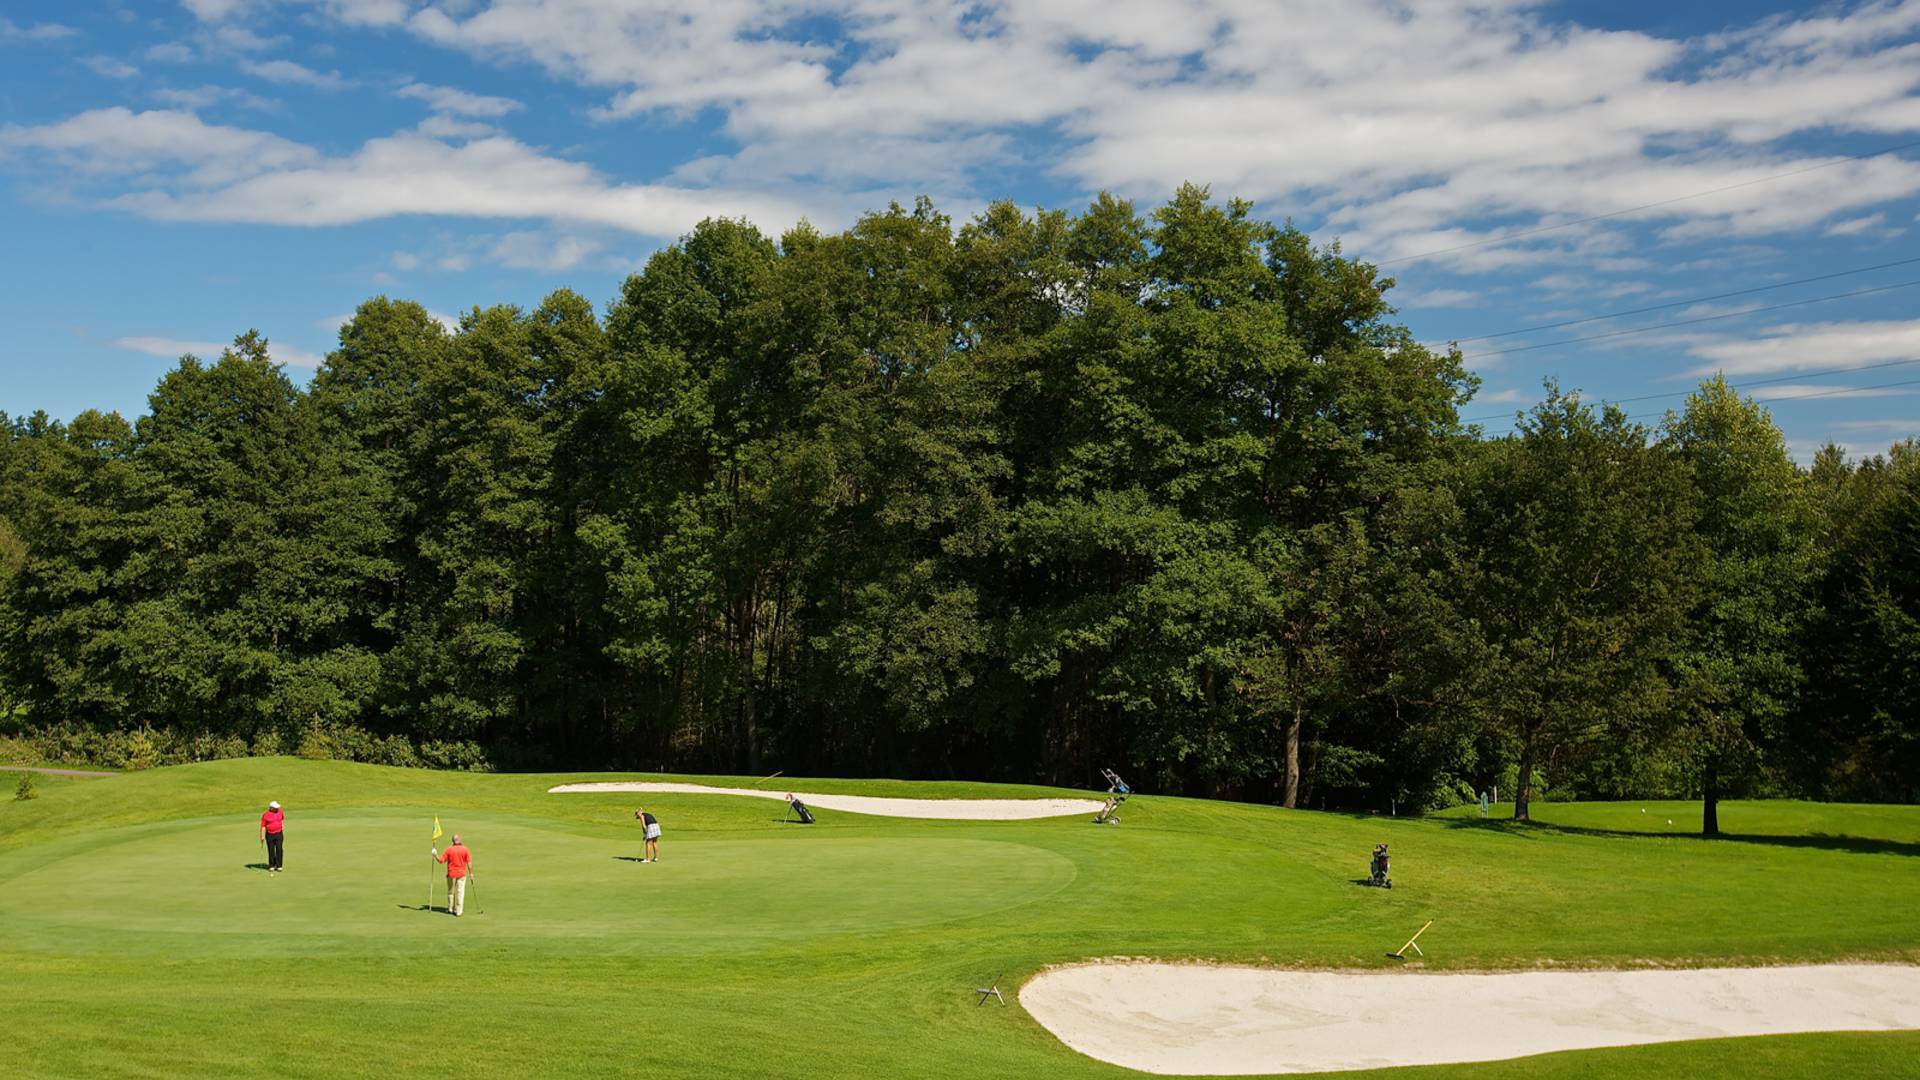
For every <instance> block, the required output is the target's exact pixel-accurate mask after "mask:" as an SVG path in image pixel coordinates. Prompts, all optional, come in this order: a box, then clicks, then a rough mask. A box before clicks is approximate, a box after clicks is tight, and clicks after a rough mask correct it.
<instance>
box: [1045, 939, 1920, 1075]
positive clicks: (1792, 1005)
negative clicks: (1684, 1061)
mask: <svg viewBox="0 0 1920 1080" xmlns="http://www.w3.org/2000/svg"><path fill="white" fill-rule="evenodd" d="M1020 1004H1021V1005H1022V1006H1023V1007H1025V1008H1026V1010H1027V1011H1028V1012H1029V1013H1031V1014H1032V1015H1033V1018H1034V1019H1035V1020H1038V1021H1039V1022H1040V1024H1041V1025H1042V1026H1043V1027H1045V1028H1046V1029H1047V1030H1048V1031H1051V1032H1052V1033H1053V1034H1054V1035H1055V1036H1056V1037H1058V1038H1059V1039H1060V1040H1061V1041H1062V1042H1064V1043H1066V1044H1067V1045H1068V1046H1071V1047H1072V1048H1074V1049H1075V1050H1078V1051H1080V1052H1081V1053H1083V1054H1085V1055H1087V1056H1088V1057H1092V1058H1097V1059H1099V1060H1101V1061H1105V1062H1108V1063H1110V1064H1114V1065H1121V1066H1124V1067H1126V1068H1129V1069H1138V1070H1140V1071H1142V1072H1151V1073H1163V1074H1182V1075H1208V1076H1244V1075H1249V1074H1265V1073H1295V1072H1330V1071H1334V1070H1341V1069H1379V1068H1391V1067H1396V1066H1402V1065H1439V1064H1449V1063H1456V1062H1469V1061H1497V1060H1500V1059H1503V1058H1515V1057H1525V1056H1528V1055H1531V1054H1545V1053H1550V1052H1552V1051H1556V1050H1586V1049H1592V1048H1595V1047H1603V1046H1631V1045H1636V1044H1639V1043H1655V1042H1675V1041H1680V1040H1686V1039H1718V1038H1726V1037H1729V1036H1737V1035H1781V1034H1789V1033H1795V1032H1810V1031H1892V1030H1906V1029H1915V1028H1920V967H1906V966H1899V965H1877V964H1830V965H1821V966H1802V967H1768V968H1712V969H1702V970H1668V971H1556V972H1534V971H1526V972H1510V973H1483V974H1421V973H1395V972H1337V971H1280V970H1274V969H1269V968H1244V967H1205V966H1201V965H1193V964H1157V963H1143V964H1120V963H1115V964H1082V965H1077V966H1073V967H1064V968H1055V969H1053V970H1051V971H1045V972H1042V973H1041V974H1039V975H1038V976H1035V977H1034V978H1033V979H1032V980H1031V981H1029V982H1028V983H1027V984H1026V985H1025V986H1023V987H1021V988H1020Z"/></svg>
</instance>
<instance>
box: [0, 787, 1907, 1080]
mask: <svg viewBox="0 0 1920 1080" xmlns="http://www.w3.org/2000/svg"><path fill="white" fill-rule="evenodd" d="M593 778H594V777H579V776H567V777H552V776H484V775H467V774H457V773H431V772H415V771H408V770H401V769H385V768H377V767H372V766H359V765H348V764H341V763H330V762H304V761H293V760H287V759H270V760H251V761H227V762H217V763H210V764H206V765H195V766H186V767H181V768H173V769H159V770H153V771H151V772H145V773H136V774H128V775H125V776H120V777H116V778H113V779H110V780H99V781H92V782H87V783H74V784H64V785H58V786H54V785H49V786H48V787H47V788H46V789H45V790H44V792H43V795H42V797H41V798H39V799H35V800H33V801H31V802H25V803H12V802H6V803H0V994H4V998H0V1000H3V1001H4V1002H5V1008H4V1010H0V1015H3V1016H4V1018H5V1032H6V1034H5V1037H4V1038H0V1075H5V1076H9V1077H78V1076H86V1077H96V1076H99V1077H107V1076H128V1077H132V1076H182V1075H193V1076H198V1077H252V1076H261V1075H276V1076H288V1077H362V1076H364V1077H381V1078H386V1077H391V1076H396V1075H420V1074H424V1073H427V1072H429V1071H431V1070H436V1069H450V1068H453V1069H455V1070H456V1071H457V1072H459V1073H461V1074H462V1075H463V1076H467V1077H495V1076H498V1077H521V1076H550V1075H562V1074H565V1075H569V1076H574V1077H594V1076H632V1075H643V1076H648V1077H708V1076H732V1077H768V1078H773V1077H779V1078H782V1080H806V1078H816V1077H817V1078H827V1077H846V1076H875V1077H928V1078H934V1077H955V1076H964V1077H981V1078H991V1077H1010V1078H1011V1077H1036V1076H1048V1077H1116V1076H1125V1075H1134V1074H1130V1073H1126V1072H1124V1071H1123V1070H1119V1069H1115V1068H1111V1067H1108V1066H1103V1065H1100V1064H1098V1063H1096V1062H1093V1061H1090V1060H1088V1059H1085V1058H1082V1057H1080V1056H1078V1055H1076V1054H1074V1053H1073V1052H1071V1051H1069V1050H1067V1049H1065V1048H1064V1047H1062V1046H1061V1045H1060V1044H1058V1043H1057V1042H1056V1041H1055V1040H1054V1039H1053V1038H1052V1037H1051V1036H1049V1035H1048V1034H1047V1033H1046V1032H1045V1031H1043V1030H1041V1029H1040V1028H1039V1027H1038V1026H1037V1025H1035V1024H1034V1023H1033V1022H1032V1021H1031V1020H1029V1019H1027V1018H1026V1017H1025V1015H1024V1014H1023V1013H1022V1012H1021V1011H1020V1009H1019V1008H1018V1006H1017V1004H1016V1005H1013V1006H1011V1007H1009V1008H1006V1009H1001V1008H998V1007H996V1006H993V1005H988V1006H987V1007H985V1008H978V1007H975V1006H974V1004H973V998H972V996H971V995H970V994H969V992H968V991H969V990H970V989H971V988H972V987H974V986H977V985H983V984H984V982H985V980H987V979H988V978H990V977H992V976H993V975H995V974H997V973H1000V972H1003V971H1004V972H1006V973H1007V977H1006V979H1005V980H1003V984H1002V985H1003V986H1006V987H1008V988H1009V989H1011V988H1012V987H1013V986H1014V985H1017V983H1018V982H1019V981H1020V980H1021V979H1023V978H1024V977H1025V976H1026V975H1028V974H1031V973H1032V972H1033V971H1036V970H1038V969H1039V968H1040V967H1042V966H1044V965H1046V964H1050V963H1057V962H1067V961H1073V960H1079V959H1083V958H1086V957H1094V956H1111V955H1134V956H1156V957H1174V958H1181V957H1191V958H1209V959H1220V960H1238V961H1255V962H1268V963H1281V964H1298V965H1337V966H1357V967H1364V968H1374V967H1380V966H1384V965H1387V964H1390V963H1391V961H1387V960H1385V959H1384V958H1383V955H1382V954H1383V953H1384V952H1386V951H1387V950H1389V949H1391V948H1393V947H1395V946H1397V945H1398V944H1399V943H1400V942H1401V941H1403V940H1405V938H1406V936H1407V935H1408V934H1410V933H1412V931H1413V930H1414V929H1416V928H1418V927H1419V926H1420V924H1421V923H1422V922H1424V921H1425V920H1427V919H1434V920H1436V924H1435V926H1434V928H1433V929H1432V930H1431V931H1429V932H1428V933H1427V936H1426V937H1425V938H1423V939H1422V944H1423V945H1425V946H1427V948H1428V953H1429V959H1428V961H1427V964H1428V966H1430V967H1436V968H1488V967H1494V968H1498V967H1532V966H1536V965H1540V964H1559V965H1595V966H1607V965H1623V964H1634V963H1661V964H1688V965H1698V964H1718V963H1727V962H1763V963H1764V962H1783V961H1816V960H1830V959H1839V958H1876V959H1888V960H1902V961H1908V962H1914V961H1920V948H1916V947H1915V946H1914V944H1913V943H1914V942H1915V941H1916V940H1920V937H1917V936H1916V931H1920V905H1915V904H1914V903H1913V902H1912V897H1913V896H1914V895H1915V886H1916V885H1917V884H1920V860H1917V859H1916V858H1915V855H1916V854H1920V808H1912V807H1857V806H1821V805H1809V804H1792V803H1760V804H1747V803H1732V804H1727V805H1726V806H1725V807H1724V808H1723V814H1722V822H1723V827H1725V828H1726V829H1727V830H1728V831H1729V832H1732V833H1736V834H1741V835H1742V836H1743V837H1744V838H1743V839H1737V840H1725V841H1718V842H1707V841H1701V840H1698V839H1694V838H1692V837H1688V836H1680V835H1665V832H1666V826H1665V822H1666V820H1667V819H1668V818H1672V819H1673V820H1674V822H1675V825H1676V828H1677V827H1679V826H1681V825H1682V824H1687V823H1689V822H1690V823H1691V824H1692V825H1695V826H1697V823H1698V813H1699V811H1698V807H1697V805H1694V804H1646V813H1644V814H1642V813H1641V812H1640V810H1641V804H1619V805H1614V804H1589V805H1569V806H1545V807H1541V808H1540V810H1539V816H1540V817H1541V818H1542V819H1543V823H1542V824H1538V825H1534V826H1514V825H1512V824H1509V823H1505V822H1502V821H1499V820H1489V821H1482V820H1481V819H1480V818H1479V816H1478V813H1477V811H1475V810H1472V809H1469V810H1468V811H1466V812H1464V813H1461V814H1457V815H1448V816H1441V817H1438V818H1431V819H1426V820H1411V819H1381V818H1367V817H1350V816H1343V815H1334V814H1317V813H1286V812H1283V811H1279V810H1274V809H1271V808H1264V807H1256V806H1247V805H1240V804H1231V803H1209V802H1204V801H1198V800H1184V799H1162V798H1155V797H1152V796H1143V797H1140V798H1137V799H1136V800H1135V801H1134V802H1132V803H1130V804H1129V805H1128V807H1127V811H1128V812H1127V813H1124V814H1123V817H1124V818H1125V824H1123V825H1121V826H1119V827H1117V828H1096V827H1094V826H1092V825H1090V824H1088V822H1087V821H1086V819H1084V818H1062V819H1053V820H1044V821H1033V822H992V823H971V822H923V821H910V820H896V819H884V818H872V817H862V816H857V815H851V814H840V813H833V812H831V811H822V812H821V813H820V814H819V818H820V823H819V824H818V825H817V826H814V827H811V828H802V827H797V826H790V825H782V824H780V823H778V821H777V819H778V818H779V816H780V810H781V807H780V806H779V805H778V804H776V803H771V802H762V801H759V800H751V799H739V798H730V797H723V796H701V795H659V796H634V795H622V794H614V795H590V794H578V795H549V794H547V793H546V789H547V788H548V787H549V786H551V785H552V784H554V783H558V782H562V781H572V780H580V779H593ZM676 779H681V778H676ZM684 779H691V780H695V781H702V780H705V781H708V782H715V783H733V784H739V783H742V781H740V780H738V779H737V778H700V777H690V778H684ZM777 784H778V785H779V786H783V787H784V786H786V785H789V784H791V785H792V786H793V787H796V788H800V789H803V790H811V791H846V792H859V793H868V794H884V795H916V796H922V797H950V796H974V797H986V796H1002V797H1007V796H1013V797H1019V796H1028V795H1042V794H1059V792H1055V791H1051V790H1049V789H1041V788H1010V787H1003V786H989V785H969V784H940V783H929V784H906V783H899V782H885V781H830V780H781V781H778V782H777ZM269 798H277V799H279V800H281V801H282V802H283V803H285V804H286V806H287V808H288V840H287V866H288V869H287V873H286V874H284V875H282V876H280V877H269V876H268V875H266V874H264V873H262V872H260V871H259V870H257V869H254V868H253V865H254V864H258V863H259V862H260V861H261V855H260V849H259V846H258V842H257V839H256V836H257V827H256V824H255V822H256V818H257V815H258V811H259V808H260V807H261V806H262V805H264V803H265V802H266V800H267V799H269ZM636 802H639V803H643V804H644V805H646V806H647V807H648V808H649V809H651V810H653V811H654V812H655V813H656V814H657V815H659V817H660V818H661V819H662V821H663V823H664V824H665V826H666V830H667V836H666V839H665V841H664V843H663V849H662V854H663V856H664V857H665V858H664V861H663V862H661V863H659V864H656V865H644V866H643V865H641V864H639V863H637V862H633V861H630V860H631V857H632V856H634V855H635V854H636V853H637V847H638V831H637V829H636V828H635V826H634V823H633V821H632V819H631V814H632V809H633V807H634V805H636ZM434 814H438V815H439V816H440V817H441V819H442V820H443V822H444V823H445V824H446V826H447V827H448V828H450V829H457V830H459V831H461V832H462V833H463V834H465V836H466V838H467V840H468V843H469V844H470V846H471V847H472V848H473V850H474V853H475V868H476V871H477V878H476V885H475V890H476V891H475V895H474V896H473V897H472V898H470V901H469V905H470V913H471V914H470V917H469V918H466V919H460V920H455V919H451V918H448V917H446V916H445V915H443V914H440V913H438V912H429V911H424V910H422V909H421V908H422V904H423V902H424V901H425V899H426V893H427V885H428V882H429V880H430V878H431V868H430V864H429V860H428V856H427V847H428V833H429V826H430V820H431V816H432V815H434ZM1688 814H1690V815H1691V818H1690V819H1689V818H1687V817H1686V816H1685V815H1688ZM1383 839H1384V840H1387V841H1389V842H1391V843H1392V844H1393V848H1394V852H1395V874H1394V877H1395V883H1396V886H1397V887H1396V888H1395V889H1394V890H1392V891H1391V892H1388V891H1382V890H1374V889H1366V888H1361V887H1359V886H1357V885H1356V884H1355V883H1354V882H1355V879H1357V878H1359V877H1361V876H1362V871H1363V869H1364V864H1365V861H1366V856H1367V852H1368V851H1369V850H1370V848H1371V846H1372V845H1373V843H1375V842H1377V841H1379V840H1383ZM481 909H484V911H485V914H484V915H482V914H478V912H479V911H480V910H481ZM455 1061H460V1062H464V1063H465V1064H463V1065H460V1066H458V1067H457V1068H456V1067H455V1066H453V1065H452V1064H451V1063H452V1062H455ZM1917 1061H1920V1034H1907V1033H1899V1034H1878V1035H1867V1034H1857V1035H1817V1036H1794V1037H1787V1038H1772V1039H1744V1040H1727V1041H1721V1042H1702V1043H1688V1044H1670V1045H1664V1046H1655V1047H1645V1048H1636V1049H1627V1050H1610V1051H1589V1052H1581V1053H1570V1054H1556V1055H1548V1056H1545V1057H1540V1058H1532V1059H1527V1060H1525V1061H1521V1062H1507V1063H1495V1064H1490V1065H1473V1066H1452V1067H1443V1068H1434V1069H1415V1070H1402V1071H1399V1072H1397V1073H1396V1074H1395V1075H1396V1076H1418V1077H1425V1076H1429V1075H1431V1076H1435V1077H1443V1076H1444V1077H1449V1078H1451V1077H1473V1078H1493V1077H1502V1078H1504V1077H1515V1078H1517V1077H1520V1076H1523V1075H1524V1076H1526V1077H1529V1078H1538V1077H1549V1078H1558V1077H1592V1076H1640V1075H1688V1076H1724V1077H1729V1078H1731V1077H1794V1076H1812V1075H1878V1076H1899V1075H1910V1076H1920V1066H1916V1064H1915V1062H1917ZM1341 1075H1343V1076H1349V1075H1364V1074H1341Z"/></svg>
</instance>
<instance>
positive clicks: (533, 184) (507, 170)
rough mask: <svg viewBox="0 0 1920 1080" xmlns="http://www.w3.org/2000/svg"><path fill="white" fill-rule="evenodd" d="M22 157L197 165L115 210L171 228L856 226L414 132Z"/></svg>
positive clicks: (103, 133) (144, 138) (140, 144)
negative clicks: (729, 220) (377, 223)
mask: <svg viewBox="0 0 1920 1080" xmlns="http://www.w3.org/2000/svg"><path fill="white" fill-rule="evenodd" d="M10 145H19V146H42V147H58V148H60V149H61V150H62V151H63V152H64V153H65V154H66V157H67V160H68V161H69V162H70V163H71V164H72V165H73V166H74V167H75V168H77V169H80V170H83V171H90V172H94V173H113V172H118V173H131V172H136V171H138V170H139V169H140V168H145V167H148V166H149V165H151V164H158V163H179V164H181V165H191V166H194V168H193V171H192V172H190V173H188V174H186V175H184V176H179V177H176V178H174V179H175V182H173V183H163V184H151V185H145V186H142V187H141V188H139V189H138V190H134V191H131V192H128V193H126V194H123V195H119V196H115V197H111V198H109V199H108V200H107V202H108V204H109V205H112V206H117V207H119V208H121V209H124V210H128V211H131V212H134V213H137V214H141V215H144V216H146V217H151V218H156V219H159V220H165V221H225V222H246V223H257V224H280V225H314V226H318V225H345V224H351V223H354V222H361V221H372V220H376V219H379V218H385V217H392V216H396V215H402V214H432V215H442V216H451V217H474V218H508V219H513V218H519V219H525V218H538V219H547V220H551V221H556V222H565V223H571V224H576V225H593V226H605V227H611V228H615V229H621V230H624V231H627V232H633V233H640V234H643V235H648V236H674V235H678V234H680V233H682V232H684V231H686V230H687V229H689V228H691V227H692V226H693V225H695V224H696V223H698V222H699V221H700V220H701V219H702V218H707V217H714V216H729V217H737V216H745V217H747V218H749V219H751V220H753V221H756V222H759V223H760V224H761V225H762V227H764V228H768V229H771V230H775V231H777V230H779V229H783V228H785V227H786V226H787V225H790V224H792V223H793V222H795V221H798V220H799V219H800V218H802V217H811V218H813V219H814V220H831V219H834V218H837V217H840V216H843V215H844V213H845V212H846V210H847V208H848V206H849V205H853V204H852V203H851V200H849V201H848V202H847V203H844V204H843V203H833V202H814V203H810V204H802V203H799V202H795V201H791V200H788V199H783V198H775V197H768V196H764V195H759V194H756V193H751V192H744V191H728V190H712V189H698V190H696V189H691V188H685V187H675V186H672V185H664V184H620V183H614V182H610V181H608V180H607V179H606V178H605V177H603V176H601V175H600V174H599V173H597V172H596V171H595V170H593V169H592V168H590V167H588V166H586V165H583V164H580V163H578V162H573V161H566V160H563V159H560V158H555V157H550V156H547V155H545V154H542V153H540V152H538V151H536V150H534V149H533V148H532V147H529V146H527V145H525V144H523V143H520V142H517V141H515V140H513V139H509V138H505V137H500V136H495V137H490V138H483V139H477V140H474V141H471V142H468V143H466V144H464V145H460V146H454V145H450V144H448V143H446V142H443V141H440V140H438V139H434V138H430V137H427V136H424V135H420V134H417V133H411V132H402V133H399V134H395V135H392V136H389V137H386V138H381V139H373V140H370V141H369V142H367V143H366V144H365V145H363V146H362V147H361V148H360V149H359V150H357V151H355V152H354V153H352V154H348V155H345V156H341V157H323V156H322V155H320V154H319V153H318V152H317V151H315V150H313V149H312V148H310V147H306V146H302V145H300V144H297V143H292V142H288V141H287V140H284V139H281V138H279V137H278V136H274V135H269V134H266V133H263V132H250V131H244V130H242V129H238V128H230V127H219V126H215V125H207V124H202V123H201V122H200V121H199V120H198V119H197V118H195V117H193V116H191V115H190V114H184V113H140V114H129V113H127V111H126V110H124V109H108V110H100V111H98V112H96V113H88V114H82V116H80V117H76V118H74V119H73V120H69V121H67V122H65V123H64V124H60V125H52V126H49V127H46V128H15V129H5V130H0V150H4V149H5V148H6V147H8V146H10ZM856 197H857V196H856Z"/></svg>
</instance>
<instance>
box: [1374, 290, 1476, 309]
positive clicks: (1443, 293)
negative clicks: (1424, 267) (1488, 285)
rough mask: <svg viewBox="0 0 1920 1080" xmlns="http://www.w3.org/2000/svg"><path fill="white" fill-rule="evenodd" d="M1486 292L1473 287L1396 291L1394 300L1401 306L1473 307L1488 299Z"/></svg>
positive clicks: (1397, 305) (1395, 303) (1396, 304)
mask: <svg viewBox="0 0 1920 1080" xmlns="http://www.w3.org/2000/svg"><path fill="white" fill-rule="evenodd" d="M1486 298H1487V297H1486V294H1485V293H1481V292H1475V291H1473V290H1471V289H1428V290H1427V291H1425V292H1412V293H1403V292H1397V291H1396V292H1395V293H1394V294H1393V296H1392V300H1393V303H1394V306H1395V307H1399V308H1456V307H1472V306H1474V305H1476V304H1481V303H1484V302H1485V301H1486Z"/></svg>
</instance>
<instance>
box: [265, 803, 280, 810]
mask: <svg viewBox="0 0 1920 1080" xmlns="http://www.w3.org/2000/svg"><path fill="white" fill-rule="evenodd" d="M267 809H269V810H278V809H280V804H279V803H277V802H270V803H268V804H267Z"/></svg>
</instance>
